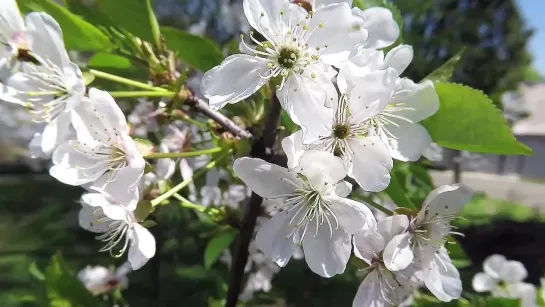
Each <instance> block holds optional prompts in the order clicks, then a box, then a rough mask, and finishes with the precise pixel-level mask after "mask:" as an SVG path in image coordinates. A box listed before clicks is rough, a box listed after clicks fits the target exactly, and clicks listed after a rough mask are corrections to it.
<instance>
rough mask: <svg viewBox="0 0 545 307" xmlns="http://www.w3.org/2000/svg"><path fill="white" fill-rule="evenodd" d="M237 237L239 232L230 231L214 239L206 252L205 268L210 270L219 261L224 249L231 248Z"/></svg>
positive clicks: (209, 243)
mask: <svg viewBox="0 0 545 307" xmlns="http://www.w3.org/2000/svg"><path fill="white" fill-rule="evenodd" d="M236 237H237V232H236V231H235V230H233V229H229V230H227V231H225V232H222V233H220V234H218V235H217V236H215V237H214V238H212V240H210V242H208V245H207V246H206V249H205V251H204V267H205V268H206V269H210V268H211V267H212V265H214V263H216V261H217V260H218V258H219V256H220V255H221V253H222V252H223V250H224V249H226V248H227V247H229V245H231V243H232V242H233V240H234V239H235V238H236Z"/></svg>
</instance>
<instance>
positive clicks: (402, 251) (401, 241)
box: [382, 232, 414, 271]
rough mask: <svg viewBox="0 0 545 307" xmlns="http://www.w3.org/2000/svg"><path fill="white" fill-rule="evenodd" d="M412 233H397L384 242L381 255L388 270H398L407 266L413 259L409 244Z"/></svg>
mask: <svg viewBox="0 0 545 307" xmlns="http://www.w3.org/2000/svg"><path fill="white" fill-rule="evenodd" d="M411 238H412V235H411V234H410V233H408V232H406V233H403V234H400V235H397V236H395V237H393V238H392V240H390V242H388V243H387V244H386V247H385V248H384V253H383V254H382V257H383V259H384V265H385V266H386V268H388V270H390V271H399V270H403V269H405V268H407V267H408V266H409V265H410V264H411V263H412V262H413V259H414V254H413V251H412V246H411Z"/></svg>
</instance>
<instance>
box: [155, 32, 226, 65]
mask: <svg viewBox="0 0 545 307" xmlns="http://www.w3.org/2000/svg"><path fill="white" fill-rule="evenodd" d="M161 31H162V33H163V35H164V37H165V39H166V42H167V46H168V47H169V48H170V49H172V50H174V51H175V52H176V55H177V56H178V58H180V59H181V60H183V61H184V62H185V63H186V64H187V65H189V66H191V67H193V68H195V69H198V70H201V71H207V70H209V69H211V68H213V67H214V66H216V65H219V64H220V63H221V61H222V60H223V54H222V52H221V50H220V49H219V47H218V46H217V45H216V44H215V43H214V42H213V41H211V40H210V39H208V38H206V37H202V36H196V35H193V34H189V33H186V32H183V31H180V30H178V29H175V28H171V27H161Z"/></svg>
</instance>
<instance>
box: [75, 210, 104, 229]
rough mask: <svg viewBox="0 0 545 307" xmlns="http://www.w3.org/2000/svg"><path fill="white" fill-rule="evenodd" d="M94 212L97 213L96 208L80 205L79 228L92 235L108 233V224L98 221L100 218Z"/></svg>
mask: <svg viewBox="0 0 545 307" xmlns="http://www.w3.org/2000/svg"><path fill="white" fill-rule="evenodd" d="M95 212H97V208H95V207H91V206H89V205H86V204H82V207H81V209H80V211H79V217H78V218H79V225H80V226H81V228H83V229H85V230H87V231H91V232H94V233H103V232H106V231H108V229H109V226H110V223H107V222H103V221H102V222H101V221H99V219H100V217H99V216H98V215H97V214H95Z"/></svg>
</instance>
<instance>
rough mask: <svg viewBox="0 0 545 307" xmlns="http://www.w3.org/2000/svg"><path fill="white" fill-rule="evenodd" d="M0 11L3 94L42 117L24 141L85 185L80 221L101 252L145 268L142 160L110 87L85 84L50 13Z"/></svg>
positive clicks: (150, 240)
mask: <svg viewBox="0 0 545 307" xmlns="http://www.w3.org/2000/svg"><path fill="white" fill-rule="evenodd" d="M0 15H1V17H2V18H0V43H1V48H2V49H3V50H2V51H3V52H2V53H1V55H0V71H1V72H2V74H1V81H2V82H1V83H0V100H2V101H4V102H8V103H12V104H16V105H21V106H24V107H25V108H26V109H27V110H28V112H29V114H31V115H32V119H33V121H35V122H39V123H43V124H44V129H43V131H42V132H41V133H38V134H36V135H35V136H34V138H33V140H32V141H31V143H30V145H29V146H30V152H32V153H34V156H42V157H51V160H52V162H53V166H52V167H51V169H50V174H51V176H53V177H55V178H56V179H57V180H59V181H61V182H63V183H65V184H68V185H74V186H82V187H84V188H85V189H86V190H87V191H89V193H87V194H85V195H83V197H82V201H81V203H82V209H81V211H80V214H79V221H80V225H81V226H82V227H83V228H85V229H87V230H89V231H92V232H96V233H100V235H99V236H98V237H97V239H99V240H101V241H104V244H105V245H104V247H103V248H102V249H101V251H109V252H110V253H112V255H113V254H115V255H121V254H123V253H124V252H125V250H127V249H128V254H129V255H128V258H129V262H130V264H131V266H132V268H133V269H138V268H140V267H142V266H143V265H144V264H145V263H146V262H147V260H148V259H150V258H151V257H153V256H154V254H155V239H154V237H153V235H152V234H151V233H150V232H149V231H148V230H147V229H146V228H144V227H143V226H141V225H140V224H139V222H140V221H141V219H140V217H139V216H138V214H137V212H136V211H135V209H136V208H137V204H138V202H139V200H140V197H141V193H140V189H139V185H140V182H141V179H142V177H143V174H144V166H145V161H144V159H143V157H142V155H141V154H140V152H139V151H138V149H137V146H136V144H135V142H134V141H133V139H132V138H131V137H130V136H129V127H128V125H127V121H126V119H125V115H124V114H123V112H122V111H121V109H120V108H119V106H118V105H117V103H116V102H115V101H114V99H113V98H112V97H111V96H110V95H109V94H108V92H105V91H101V90H98V89H96V88H86V86H85V82H84V79H83V76H82V73H81V71H80V69H79V68H78V66H77V65H76V64H74V63H72V62H71V61H70V58H69V57H68V53H67V52H66V50H65V46H64V41H63V36H62V31H61V28H60V26H59V24H58V23H57V22H56V21H55V19H53V18H52V17H51V16H49V15H48V14H45V13H37V12H34V13H30V14H28V15H27V16H26V18H25V19H24V20H23V18H22V17H21V14H20V12H19V10H18V7H17V4H16V2H15V1H14V0H7V1H2V4H1V6H0Z"/></svg>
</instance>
